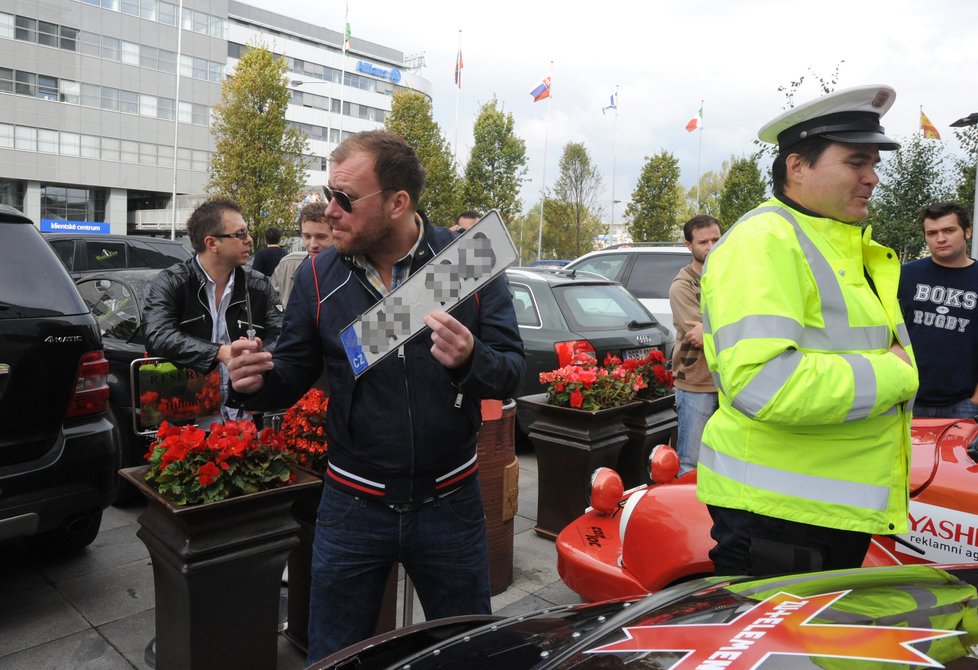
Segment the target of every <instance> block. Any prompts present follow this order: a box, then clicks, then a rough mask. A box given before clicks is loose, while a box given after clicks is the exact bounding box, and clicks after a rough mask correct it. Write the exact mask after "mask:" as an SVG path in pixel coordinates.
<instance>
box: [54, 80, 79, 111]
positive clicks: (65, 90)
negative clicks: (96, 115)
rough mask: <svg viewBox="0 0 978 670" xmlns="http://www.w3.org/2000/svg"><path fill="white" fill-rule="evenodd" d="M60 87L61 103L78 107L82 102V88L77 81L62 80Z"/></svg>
mask: <svg viewBox="0 0 978 670" xmlns="http://www.w3.org/2000/svg"><path fill="white" fill-rule="evenodd" d="M59 86H60V91H61V102H67V103H69V104H72V105H77V104H79V103H80V102H81V86H79V85H78V82H77V81H68V80H67V79H62V80H61V81H60V82H59Z"/></svg>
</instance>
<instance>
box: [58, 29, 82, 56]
mask: <svg viewBox="0 0 978 670" xmlns="http://www.w3.org/2000/svg"><path fill="white" fill-rule="evenodd" d="M60 46H61V48H62V49H64V50H66V51H75V50H76V49H77V48H78V29H77V28H69V27H68V26H61V42H60Z"/></svg>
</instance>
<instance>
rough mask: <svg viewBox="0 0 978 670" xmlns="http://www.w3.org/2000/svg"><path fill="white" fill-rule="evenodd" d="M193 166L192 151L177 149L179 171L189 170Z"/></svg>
mask: <svg viewBox="0 0 978 670" xmlns="http://www.w3.org/2000/svg"><path fill="white" fill-rule="evenodd" d="M191 165H192V163H191V159H190V149H185V148H183V147H180V148H179V149H177V169H179V170H189V169H190V166H191Z"/></svg>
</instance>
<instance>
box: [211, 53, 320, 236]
mask: <svg viewBox="0 0 978 670" xmlns="http://www.w3.org/2000/svg"><path fill="white" fill-rule="evenodd" d="M286 74H287V72H286V62H285V59H284V58H275V56H274V55H273V54H272V52H271V51H269V50H268V49H266V48H265V47H264V46H262V45H252V46H251V48H249V49H248V51H247V52H246V53H245V54H244V55H243V56H242V57H241V60H240V61H238V66H237V68H236V69H235V71H234V74H232V75H231V76H230V77H228V78H227V79H226V80H225V81H224V84H223V85H222V86H221V101H220V102H219V103H217V104H216V105H215V106H214V118H213V122H212V124H211V129H212V133H213V135H214V141H215V143H216V144H217V151H216V153H215V154H214V156H213V158H212V159H211V175H210V181H209V183H208V185H207V190H208V191H209V192H210V193H211V194H213V195H217V196H222V197H227V198H231V199H233V200H236V201H237V202H238V204H240V205H241V210H242V216H243V217H244V220H245V221H247V222H248V225H249V226H250V228H251V233H252V237H253V238H254V240H255V244H256V247H257V248H261V247H264V246H265V234H264V233H265V230H266V229H267V228H268V227H269V226H277V227H278V228H281V229H282V230H283V231H292V230H294V229H295V209H294V208H293V203H294V202H295V200H296V199H297V196H298V194H299V192H300V191H301V190H302V187H303V185H304V183H305V159H304V158H303V154H304V152H305V151H306V146H307V143H306V137H305V135H303V134H302V133H301V132H299V131H298V130H296V129H295V128H292V127H291V126H289V124H288V122H287V121H286V120H285V110H286V108H287V107H288V104H289V91H288V88H286V82H287V79H286Z"/></svg>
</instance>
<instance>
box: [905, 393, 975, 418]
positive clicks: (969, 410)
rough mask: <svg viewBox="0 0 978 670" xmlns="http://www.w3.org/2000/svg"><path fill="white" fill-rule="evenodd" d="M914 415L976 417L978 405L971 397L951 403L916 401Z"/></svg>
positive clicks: (923, 416) (927, 416)
mask: <svg viewBox="0 0 978 670" xmlns="http://www.w3.org/2000/svg"><path fill="white" fill-rule="evenodd" d="M913 415H914V416H916V417H920V418H923V419H974V418H975V417H976V416H978V405H976V404H975V403H973V402H971V400H970V399H969V398H965V399H964V400H959V401H957V402H956V403H953V404H951V405H921V404H919V403H914V406H913Z"/></svg>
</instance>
